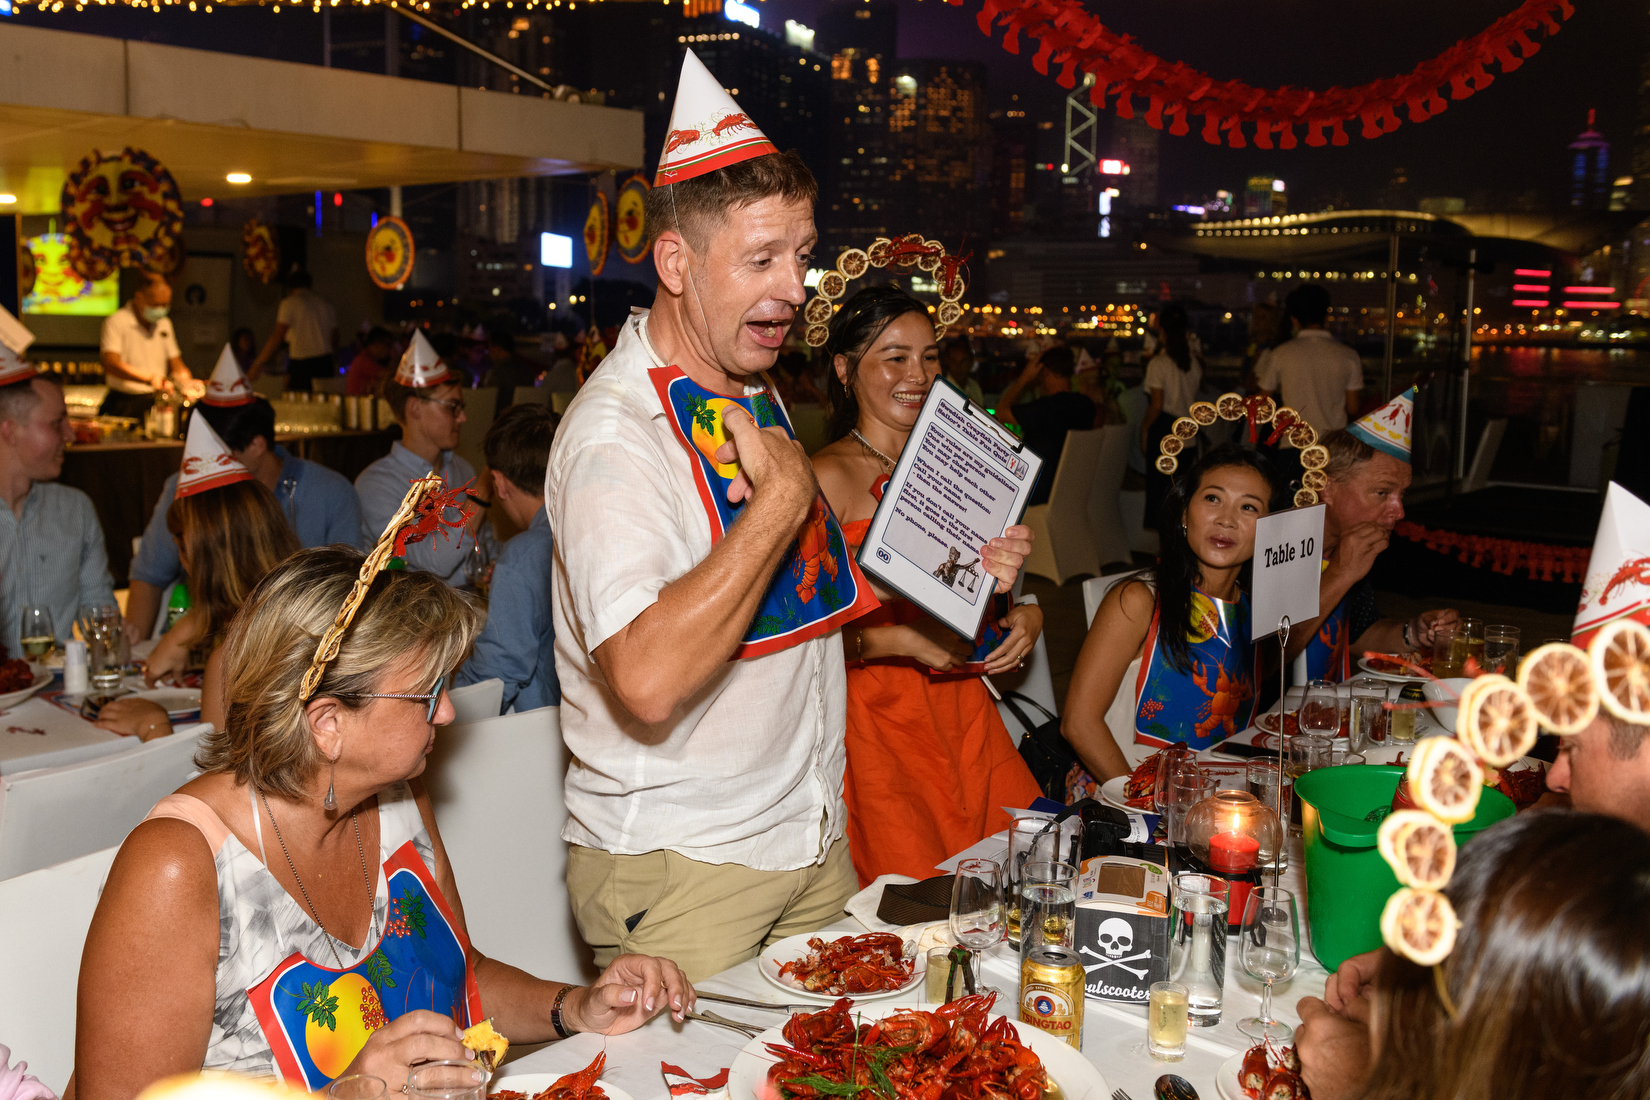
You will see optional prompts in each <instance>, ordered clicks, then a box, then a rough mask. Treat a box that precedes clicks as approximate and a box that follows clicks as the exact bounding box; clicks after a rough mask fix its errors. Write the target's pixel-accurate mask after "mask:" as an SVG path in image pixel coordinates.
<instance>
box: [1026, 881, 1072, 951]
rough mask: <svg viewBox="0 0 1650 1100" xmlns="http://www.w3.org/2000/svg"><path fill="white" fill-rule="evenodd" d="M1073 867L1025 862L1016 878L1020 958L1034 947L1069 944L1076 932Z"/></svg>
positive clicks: (1070, 945) (1064, 945)
mask: <svg viewBox="0 0 1650 1100" xmlns="http://www.w3.org/2000/svg"><path fill="white" fill-rule="evenodd" d="M1076 886H1077V868H1076V867H1075V866H1073V865H1072V864H1070V863H1028V864H1026V865H1025V868H1024V870H1023V872H1022V878H1021V881H1020V958H1021V959H1022V960H1023V959H1024V958H1025V957H1026V954H1027V953H1028V952H1030V951H1031V950H1032V949H1033V948H1036V947H1072V946H1075V941H1076V935H1077V889H1076Z"/></svg>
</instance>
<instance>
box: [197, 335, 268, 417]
mask: <svg viewBox="0 0 1650 1100" xmlns="http://www.w3.org/2000/svg"><path fill="white" fill-rule="evenodd" d="M255 400H257V395H256V394H254V393H253V392H252V386H251V384H250V383H249V382H247V380H246V375H245V374H243V373H242V372H241V364H240V360H238V359H236V358H235V349H233V348H231V347H230V346H229V345H228V344H225V345H224V346H223V354H222V355H219V356H218V365H217V366H215V367H213V368H212V378H211V380H210V381H208V382H207V383H206V395H205V396H204V397H202V398H201V402H202V404H206V405H215V406H217V407H218V408H221V409H222V408H231V407H233V406H236V405H250V404H252V402H253V401H255Z"/></svg>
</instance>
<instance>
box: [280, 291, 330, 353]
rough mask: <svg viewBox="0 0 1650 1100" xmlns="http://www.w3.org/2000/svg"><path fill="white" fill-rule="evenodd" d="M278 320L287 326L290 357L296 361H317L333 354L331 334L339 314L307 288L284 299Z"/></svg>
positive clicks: (323, 299)
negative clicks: (316, 359)
mask: <svg viewBox="0 0 1650 1100" xmlns="http://www.w3.org/2000/svg"><path fill="white" fill-rule="evenodd" d="M275 320H276V321H277V322H278V323H280V324H283V325H285V326H286V349H287V355H289V356H290V357H292V358H293V359H314V358H316V357H317V356H321V355H331V354H332V332H333V330H334V329H336V328H337V327H338V314H337V312H336V311H335V310H334V309H333V308H332V303H331V302H328V301H327V300H326V299H325V298H323V297H321V296H320V295H319V294H317V293H315V292H314V291H313V290H310V289H309V288H308V287H298V288H297V289H296V290H294V291H293V292H292V293H291V294H288V295H287V296H286V297H285V298H282V299H281V304H280V305H279V306H277V307H276V309H275Z"/></svg>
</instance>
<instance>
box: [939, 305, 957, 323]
mask: <svg viewBox="0 0 1650 1100" xmlns="http://www.w3.org/2000/svg"><path fill="white" fill-rule="evenodd" d="M938 317H939V319H940V324H942V325H954V324H956V323H957V321H958V320H960V319H961V317H962V306H959V305H958V304H957V303H956V302H941V303H940V311H939V313H938Z"/></svg>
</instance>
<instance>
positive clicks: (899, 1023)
mask: <svg viewBox="0 0 1650 1100" xmlns="http://www.w3.org/2000/svg"><path fill="white" fill-rule="evenodd" d="M996 1001H997V995H996V994H995V993H985V994H975V995H973V996H970V997H963V998H960V999H958V1000H955V1001H952V1002H951V1003H950V1004H946V1005H942V1006H940V1007H939V1008H936V1009H935V1010H934V1011H932V1012H925V1011H921V1010H918V1009H902V1010H900V1011H898V1012H895V1013H893V1014H891V1015H888V1016H884V1017H883V1018H882V1019H880V1020H877V1021H875V1022H871V1023H860V1024H856V1023H855V1022H854V1019H853V1018H852V1017H851V1016H850V1011H851V1010H852V1008H853V1004H852V1002H851V1001H849V1000H848V999H847V998H846V997H844V998H843V999H842V1000H840V1001H838V1002H836V1004H834V1005H832V1006H831V1007H829V1008H827V1009H824V1010H823V1011H820V1012H809V1013H802V1014H799V1015H796V1016H792V1017H791V1018H790V1020H789V1021H787V1022H786V1024H785V1027H784V1028H783V1030H782V1034H783V1035H784V1037H785V1043H788V1044H789V1045H788V1046H786V1045H783V1044H780V1043H768V1044H767V1048H768V1051H769V1053H771V1054H773V1055H774V1056H775V1057H777V1058H778V1059H779V1061H778V1062H777V1063H775V1064H774V1065H773V1066H772V1067H771V1068H770V1069H769V1070H768V1083H769V1084H770V1085H772V1086H773V1087H774V1088H775V1089H776V1090H777V1091H778V1092H779V1094H780V1096H782V1097H784V1098H785V1100H816V1098H823V1097H833V1098H836V1097H851V1098H858V1100H941V1098H942V1097H958V1098H960V1097H969V1098H971V1100H1039V1097H1041V1096H1042V1094H1043V1091H1044V1089H1045V1088H1047V1087H1048V1086H1049V1081H1048V1072H1047V1071H1046V1070H1045V1069H1044V1068H1043V1062H1042V1059H1040V1058H1038V1057H1037V1055H1036V1054H1035V1053H1033V1052H1032V1050H1031V1048H1030V1047H1028V1046H1026V1045H1025V1044H1024V1043H1022V1042H1020V1037H1019V1033H1018V1032H1016V1031H1015V1030H1014V1025H1013V1024H1011V1023H1009V1021H1008V1018H1007V1017H1006V1016H999V1017H997V1018H996V1019H995V1020H993V1019H991V1018H990V1017H991V1008H992V1006H993V1005H994V1004H995V1003H996Z"/></svg>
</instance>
